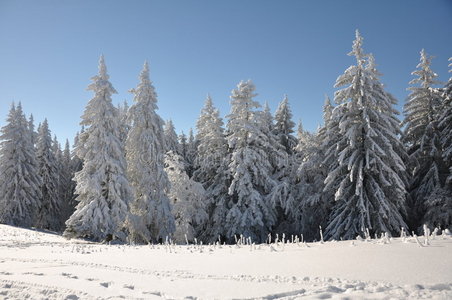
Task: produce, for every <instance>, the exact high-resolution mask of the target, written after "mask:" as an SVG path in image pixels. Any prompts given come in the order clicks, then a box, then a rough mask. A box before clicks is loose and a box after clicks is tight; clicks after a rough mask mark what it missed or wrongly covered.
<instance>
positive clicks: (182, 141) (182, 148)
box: [177, 131, 187, 160]
mask: <svg viewBox="0 0 452 300" xmlns="http://www.w3.org/2000/svg"><path fill="white" fill-rule="evenodd" d="M178 139H179V151H178V152H177V153H180V156H182V157H183V158H184V160H186V158H187V135H186V134H185V133H184V132H183V131H182V132H181V133H180V134H179V137H178Z"/></svg>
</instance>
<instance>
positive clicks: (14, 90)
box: [0, 0, 452, 142]
mask: <svg viewBox="0 0 452 300" xmlns="http://www.w3.org/2000/svg"><path fill="white" fill-rule="evenodd" d="M356 29H359V31H360V32H361V34H362V36H363V37H364V45H363V47H364V51H365V52H367V53H373V55H374V56H375V60H376V63H377V67H378V69H379V71H380V72H381V73H382V74H383V76H382V77H381V81H382V82H383V83H384V84H385V86H386V88H387V91H389V92H390V93H392V94H393V95H394V96H396V98H397V99H398V100H399V105H398V109H399V110H401V106H402V105H403V103H404V101H405V98H406V96H407V95H408V93H409V92H408V91H407V90H406V88H407V87H408V86H409V84H408V83H409V81H410V80H411V79H413V78H414V77H413V76H412V75H411V72H412V71H414V70H415V68H416V65H417V64H418V62H419V52H420V50H421V49H422V48H425V50H426V52H427V53H428V54H430V55H433V56H434V57H435V58H434V59H433V61H432V69H433V70H434V71H435V72H436V73H437V74H438V75H439V80H441V81H443V82H445V81H447V80H448V79H449V77H450V76H451V74H450V73H448V70H449V68H448V61H447V60H448V58H449V57H451V56H452V38H451V37H452V1H450V0H432V1H427V0H423V1H420V0H405V1H404V0H398V1H393V0H383V1H358V0H353V1H352V0H342V1H337V0H320V1H301V0H300V1H295V0H293V1H287V0H286V1H284V0H281V1H276V0H275V1H267V0H259V1H258V0H229V1H211V0H206V1H203V0H197V1H194V0H193V1H192V0H185V1H182V0H180V1H174V0H166V1H164V0H161V1H153V0H149V1H140V0H135V1H116V0H97V1H89V0H78V1H69V0H53V1H50V0H41V1H32V0H30V1H24V0H0V126H4V125H5V120H6V117H7V114H8V110H9V108H10V105H11V103H12V102H13V101H15V102H16V103H17V102H19V101H20V102H21V103H22V106H23V109H24V111H25V113H26V114H31V113H32V114H33V116H34V119H35V123H36V125H37V124H38V123H39V122H42V121H43V120H44V118H47V119H48V122H49V126H50V129H51V130H52V132H53V134H55V135H57V137H58V139H59V140H60V141H61V142H64V140H65V139H66V138H68V139H69V140H70V142H72V139H73V137H74V135H75V133H76V132H77V131H78V130H79V128H80V126H79V123H80V116H81V115H82V113H83V111H84V107H85V106H86V104H87V102H88V101H89V100H90V99H91V98H92V97H93V94H92V92H90V91H87V90H86V87H87V86H88V85H89V84H90V82H91V81H90V78H91V77H92V76H94V75H96V74H97V71H98V70H97V66H98V60H99V56H100V55H101V54H103V55H104V56H105V61H106V64H107V68H108V73H109V75H110V81H111V83H112V84H113V86H114V87H115V89H116V90H117V91H118V94H116V95H114V96H113V102H114V104H115V105H116V104H117V103H119V102H123V101H124V100H127V101H128V102H129V104H131V103H132V102H133V96H132V94H130V93H129V92H128V90H130V89H131V88H134V87H135V86H136V85H137V84H138V75H139V73H140V71H141V69H142V66H143V63H144V61H145V60H147V61H148V62H149V64H150V72H151V75H150V76H151V80H152V81H153V84H154V86H155V88H156V92H157V94H158V105H159V110H158V113H159V114H160V116H161V117H162V118H163V119H165V120H167V119H172V120H173V122H174V124H175V126H176V130H177V131H178V133H180V132H181V131H184V132H188V130H189V128H190V127H195V126H196V120H197V118H198V117H199V113H200V110H201V109H202V107H203V105H204V101H205V98H206V96H207V94H210V95H211V97H212V99H213V101H214V104H215V106H216V107H217V108H219V109H220V112H221V115H222V116H225V115H227V114H228V113H229V110H230V98H229V96H230V94H231V90H233V89H234V88H235V87H236V86H237V84H238V83H239V82H240V81H241V80H248V79H251V80H252V81H253V82H254V84H255V85H256V92H257V93H258V96H257V97H256V100H258V101H259V102H260V103H262V104H263V103H264V102H266V101H267V102H268V104H269V106H270V108H271V109H272V111H273V112H274V111H275V110H276V108H277V106H278V103H279V102H280V101H281V100H282V99H283V97H284V95H285V94H287V95H288V98H289V103H290V105H291V107H292V112H293V115H294V121H296V122H298V121H299V120H301V121H302V123H303V126H304V128H305V129H307V130H309V131H314V130H315V129H316V128H317V126H318V125H319V124H321V123H322V105H323V103H324V98H325V95H328V96H330V97H331V98H333V96H334V92H335V91H336V90H337V89H335V88H334V83H335V80H336V78H337V77H338V76H339V75H341V74H342V73H343V72H344V71H345V70H346V69H347V68H348V67H349V66H350V65H352V64H354V58H353V57H350V56H347V53H349V52H350V50H351V46H352V42H353V40H354V37H355V30H356Z"/></svg>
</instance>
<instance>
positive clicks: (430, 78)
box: [408, 49, 439, 90]
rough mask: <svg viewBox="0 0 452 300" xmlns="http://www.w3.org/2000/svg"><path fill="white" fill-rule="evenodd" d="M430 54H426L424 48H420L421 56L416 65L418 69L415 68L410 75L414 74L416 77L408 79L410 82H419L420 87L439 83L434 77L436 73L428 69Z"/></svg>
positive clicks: (430, 59)
mask: <svg viewBox="0 0 452 300" xmlns="http://www.w3.org/2000/svg"><path fill="white" fill-rule="evenodd" d="M432 58H433V57H432V56H429V55H427V53H426V52H425V50H424V49H422V50H421V58H420V62H419V64H418V65H417V66H416V68H418V70H415V71H413V72H412V73H411V75H416V76H418V77H416V78H414V79H413V80H411V81H410V84H418V83H419V84H420V85H421V87H422V88H429V87H431V86H432V85H433V84H437V83H439V81H437V80H436V79H435V78H436V77H438V74H436V73H435V72H433V71H432V69H430V64H431V61H432ZM408 89H409V90H414V89H416V87H410V88H408Z"/></svg>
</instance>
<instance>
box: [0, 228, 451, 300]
mask: <svg viewBox="0 0 452 300" xmlns="http://www.w3.org/2000/svg"><path fill="white" fill-rule="evenodd" d="M421 239H423V238H421ZM451 253H452V238H451V237H450V236H437V237H436V238H435V239H431V240H430V246H425V247H420V246H419V245H418V244H417V243H416V241H415V240H414V239H413V238H407V240H406V242H403V241H402V239H399V238H396V239H392V240H391V241H390V243H383V241H379V240H371V241H364V240H361V241H358V240H356V241H353V242H351V241H341V242H325V243H323V244H321V243H309V244H285V245H283V244H281V243H279V244H272V245H271V246H269V245H243V246H240V247H238V246H236V245H224V246H208V245H205V246H200V245H190V246H174V245H173V246H167V245H146V246H133V245H130V246H129V245H105V244H94V243H90V242H86V241H81V240H66V239H64V238H62V237H61V236H59V235H55V234H49V233H43V232H37V231H33V230H27V229H19V228H15V227H10V226H6V225H0V298H2V299H25V298H27V297H28V298H31V299H93V298H94V299H107V298H110V299H112V298H113V299H121V298H123V299H137V298H140V299H162V298H163V299H255V298H258V299H299V298H301V299H327V298H332V299H345V298H347V299H362V298H372V299H390V298H395V299H401V298H403V299H419V298H433V299H450V298H452V256H451V255H450V254H451Z"/></svg>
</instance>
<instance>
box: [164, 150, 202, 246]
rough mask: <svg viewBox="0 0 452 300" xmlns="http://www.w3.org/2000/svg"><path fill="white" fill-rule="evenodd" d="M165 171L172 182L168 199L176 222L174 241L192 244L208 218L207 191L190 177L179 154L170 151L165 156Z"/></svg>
mask: <svg viewBox="0 0 452 300" xmlns="http://www.w3.org/2000/svg"><path fill="white" fill-rule="evenodd" d="M165 171H166V173H167V174H168V178H169V180H170V182H171V187H170V190H169V192H168V197H169V198H170V200H171V202H172V207H173V214H174V217H175V222H176V230H175V232H174V235H173V238H174V241H175V242H177V243H185V242H186V241H189V242H192V241H194V239H195V238H196V237H198V234H199V232H200V229H201V226H202V225H203V224H204V222H205V221H206V220H207V217H208V216H207V212H206V202H205V199H204V198H205V190H204V188H203V187H202V185H201V184H200V183H199V182H196V181H193V180H192V179H190V178H189V177H188V175H187V173H186V172H185V161H184V158H183V157H182V156H180V155H179V154H177V153H174V152H172V151H170V152H168V153H167V154H166V155H165Z"/></svg>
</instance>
